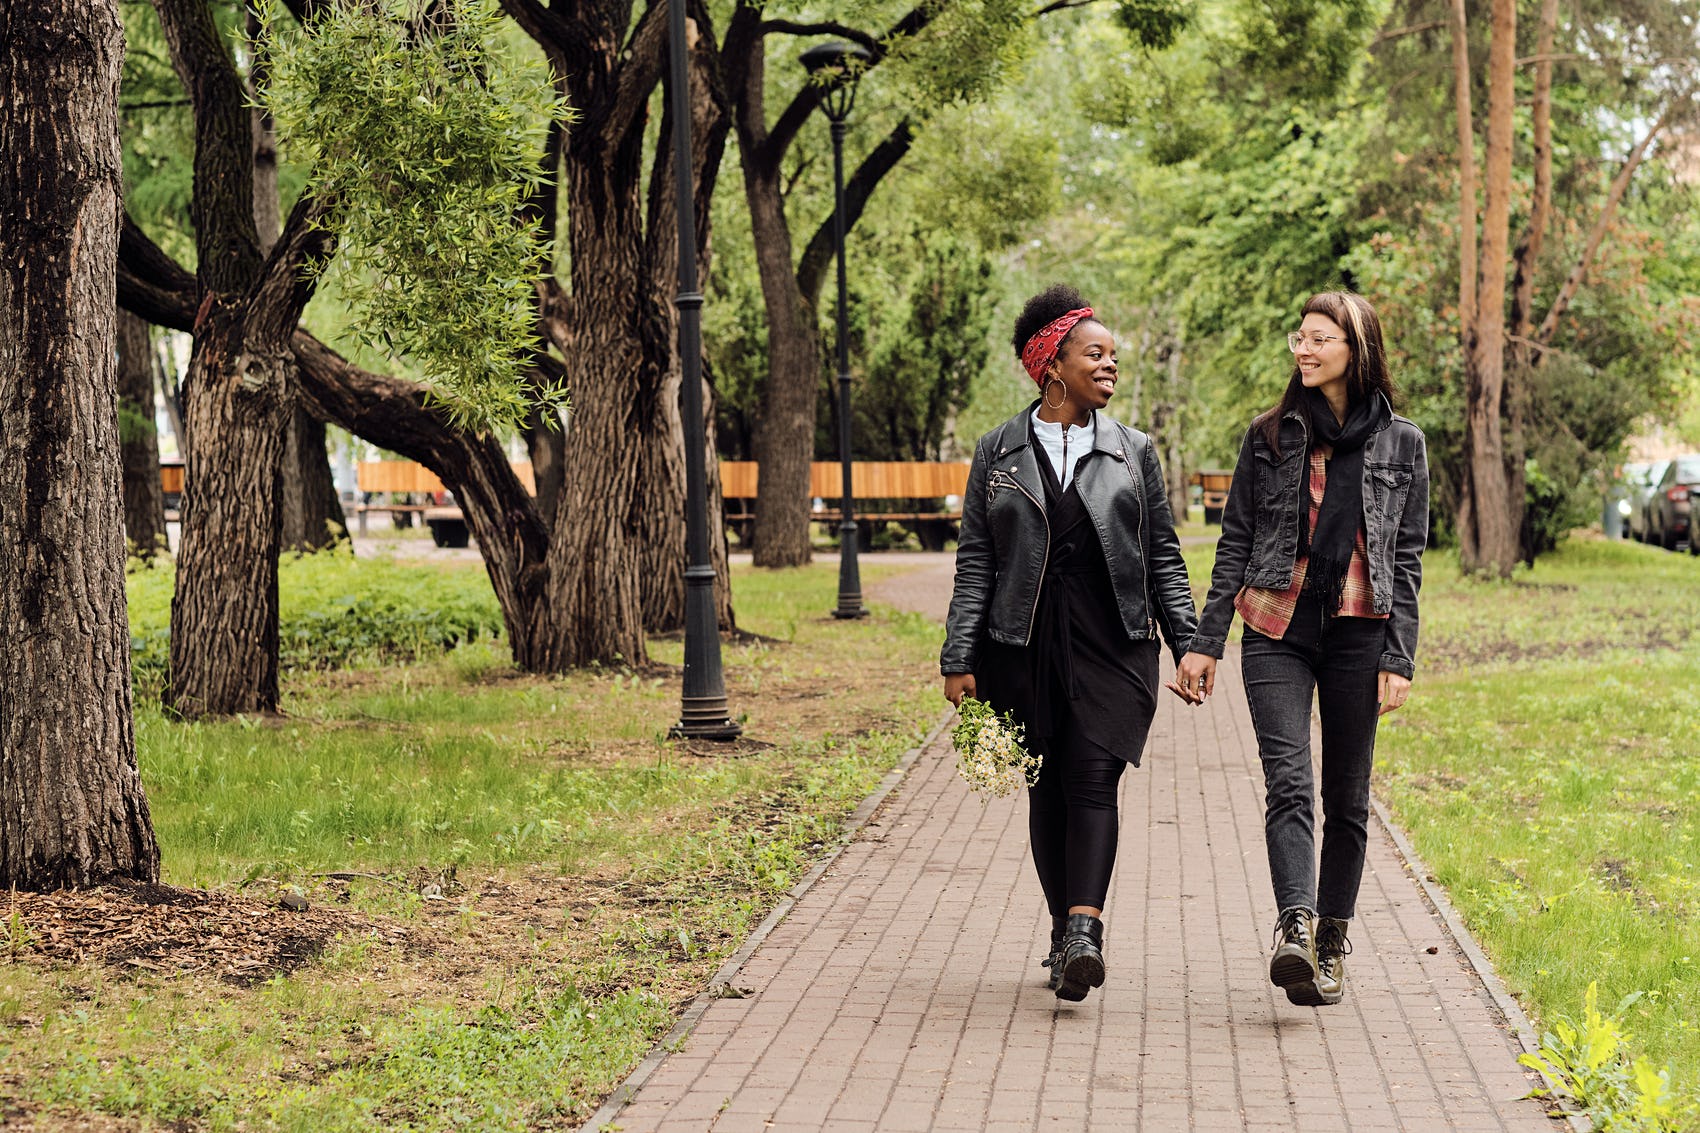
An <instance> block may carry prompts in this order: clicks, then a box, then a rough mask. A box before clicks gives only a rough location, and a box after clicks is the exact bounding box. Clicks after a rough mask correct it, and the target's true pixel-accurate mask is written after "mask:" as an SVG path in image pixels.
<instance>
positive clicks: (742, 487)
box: [354, 460, 968, 551]
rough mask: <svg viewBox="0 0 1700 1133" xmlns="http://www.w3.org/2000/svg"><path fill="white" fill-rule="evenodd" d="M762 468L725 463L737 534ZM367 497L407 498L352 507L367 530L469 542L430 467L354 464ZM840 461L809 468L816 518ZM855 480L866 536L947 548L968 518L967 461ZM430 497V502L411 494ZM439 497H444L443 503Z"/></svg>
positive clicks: (525, 471) (823, 517)
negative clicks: (383, 519)
mask: <svg viewBox="0 0 1700 1133" xmlns="http://www.w3.org/2000/svg"><path fill="white" fill-rule="evenodd" d="M513 468H514V472H515V474H516V475H518V476H519V478H520V482H521V483H523V484H524V485H525V487H526V491H528V492H535V491H536V488H535V486H534V482H533V479H532V472H531V463H530V461H514V462H513ZM758 471H759V469H758V466H757V464H756V462H755V461H753V460H723V461H721V462H720V494H721V497H722V499H723V500H724V502H725V507H726V523H727V526H728V527H730V528H731V529H732V530H733V531H734V532H736V533H737V535H738V537H739V539H740V540H741V541H742V542H744V543H748V542H749V539H750V535H751V533H752V531H753V530H754V526H755V502H756V483H757V475H758ZM356 474H357V477H358V480H359V484H360V493H361V495H362V496H363V497H369V496H401V497H404V498H405V499H406V500H407V501H408V502H400V503H384V502H381V501H368V502H363V503H359V504H356V505H354V511H355V514H356V517H357V522H358V530H359V531H360V533H361V534H362V535H364V534H366V516H367V514H368V513H369V512H374V511H379V512H389V513H391V514H392V515H397V514H403V515H411V514H415V513H417V514H420V515H421V516H422V517H423V519H424V521H425V524H426V526H428V527H430V529H431V538H432V539H433V540H434V541H435V542H436V544H437V545H438V546H439V547H464V546H466V544H467V539H468V531H467V527H466V520H465V518H464V517H463V516H462V514H461V510H460V508H458V507H454V506H452V505H449V504H448V503H447V501H446V500H444V499H443V494H442V493H443V483H442V481H440V480H438V479H437V478H436V477H435V476H433V475H432V474H431V473H430V471H429V470H427V469H426V468H424V467H423V466H421V465H418V464H415V463H414V462H413V461H411V460H368V461H363V462H362V463H361V464H360V465H359V467H358V468H357V469H356ZM842 479H843V472H842V467H841V465H839V464H838V463H837V462H836V461H824V460H822V461H815V462H814V463H813V464H811V465H810V466H809V498H810V499H812V500H815V501H817V506H816V507H815V508H814V510H812V511H811V512H810V513H809V521H810V522H811V523H822V524H833V525H836V524H837V523H838V522H839V521H840V517H839V509H838V507H837V503H838V500H839V498H840V497H839V492H840V491H841V489H842ZM850 484H851V488H852V490H853V491H854V493H855V501H856V505H855V507H856V518H857V519H858V520H864V519H865V520H869V521H870V522H869V523H867V524H864V525H863V527H862V535H863V538H864V539H867V538H868V537H869V535H870V534H871V530H872V524H873V523H875V522H877V523H886V522H891V523H898V524H901V525H903V527H905V528H906V529H908V530H910V531H913V532H915V534H916V535H917V536H918V537H919V538H920V540H921V546H923V547H925V548H927V549H928V550H931V551H942V550H943V549H944V546H945V543H946V541H947V540H949V539H952V538H954V537H955V536H956V531H957V526H958V525H959V524H960V523H961V522H962V494H963V493H964V492H965V491H967V489H968V463H967V462H966V461H961V462H951V461H930V462H919V461H914V462H911V461H855V462H852V464H851V465H850ZM418 496H427V497H429V498H430V499H431V500H432V501H433V502H432V503H430V504H415V503H412V502H411V500H412V499H414V498H415V497H418ZM437 501H441V502H437Z"/></svg>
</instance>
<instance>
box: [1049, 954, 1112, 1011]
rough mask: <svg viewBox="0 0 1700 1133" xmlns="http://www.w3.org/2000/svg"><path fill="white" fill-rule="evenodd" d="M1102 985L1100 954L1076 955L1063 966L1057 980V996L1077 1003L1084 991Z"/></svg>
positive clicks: (1084, 994)
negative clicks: (1059, 978)
mask: <svg viewBox="0 0 1700 1133" xmlns="http://www.w3.org/2000/svg"><path fill="white" fill-rule="evenodd" d="M1103 986H1104V960H1103V958H1102V957H1100V956H1076V957H1075V958H1074V959H1073V960H1071V961H1070V962H1069V963H1068V964H1067V965H1066V966H1065V967H1064V968H1063V973H1062V979H1061V980H1059V981H1058V982H1057V998H1058V999H1066V1000H1068V1001H1069V1002H1070V1003H1079V1002H1080V1001H1081V1000H1082V999H1085V998H1086V993H1087V992H1089V991H1091V990H1092V989H1093V988H1095V987H1103Z"/></svg>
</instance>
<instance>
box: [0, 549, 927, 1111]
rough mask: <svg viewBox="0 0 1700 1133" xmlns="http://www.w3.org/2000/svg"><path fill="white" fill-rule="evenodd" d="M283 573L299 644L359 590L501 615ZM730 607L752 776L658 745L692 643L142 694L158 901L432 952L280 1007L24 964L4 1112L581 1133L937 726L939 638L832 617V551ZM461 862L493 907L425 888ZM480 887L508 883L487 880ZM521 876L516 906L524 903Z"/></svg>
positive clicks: (4, 973)
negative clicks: (232, 891) (344, 922)
mask: <svg viewBox="0 0 1700 1133" xmlns="http://www.w3.org/2000/svg"><path fill="white" fill-rule="evenodd" d="M882 573H884V568H882V567H880V566H879V565H877V564H870V566H869V568H868V569H866V570H865V571H864V577H867V578H877V577H879V576H880V575H881V574H882ZM168 582H169V575H167V574H163V573H155V572H147V573H145V574H142V575H133V576H132V578H131V594H132V616H133V619H134V622H135V624H136V625H137V627H138V628H139V630H140V632H141V634H143V635H145V634H147V633H148V632H150V631H151V630H153V629H155V628H158V627H161V626H163V624H164V620H165V616H166V611H167V609H168V603H169V586H168ZM282 586H283V609H284V617H285V621H286V624H287V623H288V621H289V620H290V618H291V617H292V613H291V612H292V611H296V612H299V611H301V610H303V609H306V610H312V609H325V608H331V607H334V605H335V604H336V603H337V602H339V601H342V600H343V598H344V596H345V595H353V596H355V598H356V599H357V600H358V599H361V598H370V599H373V600H374V601H376V600H377V599H378V598H382V600H383V601H385V602H391V603H393V604H395V605H397V606H401V607H408V608H413V609H419V608H424V607H426V606H428V605H429V604H430V603H431V602H433V601H435V600H436V599H437V598H439V597H444V598H445V599H446V604H447V605H449V606H451V607H454V606H455V604H456V603H461V606H462V608H465V609H471V610H476V609H477V604H478V602H479V601H482V600H486V599H487V597H488V583H487V582H486V581H485V580H484V577H483V572H482V570H481V569H480V568H479V567H478V566H477V564H462V565H458V566H453V567H447V568H440V567H436V566H423V565H419V566H416V565H404V564H398V563H394V562H382V561H380V562H376V563H372V562H367V561H359V562H355V561H353V560H349V559H347V558H345V557H344V558H341V559H333V558H331V557H328V556H319V557H314V558H310V559H306V560H298V561H295V562H292V563H290V564H287V565H286V567H285V573H284V579H283V583H282ZM734 586H735V596H736V599H737V604H738V611H739V621H740V624H741V625H742V626H743V627H744V628H745V629H748V630H751V631H754V632H755V633H758V634H761V635H763V637H762V638H761V639H757V640H752V641H750V642H749V643H747V644H729V645H728V646H727V647H726V649H725V661H726V671H727V691H728V698H729V701H730V703H731V706H732V709H733V711H734V712H735V713H738V714H739V715H741V716H744V717H746V720H745V728H746V736H747V737H748V738H749V739H750V740H752V741H756V742H754V743H751V744H746V745H744V747H743V748H742V749H740V750H739V751H738V752H737V753H735V754H731V755H708V756H704V755H697V754H692V752H691V751H689V750H687V749H686V748H684V747H681V746H678V745H675V744H674V743H672V742H671V741H669V740H667V738H666V729H667V727H668V726H669V725H670V724H671V723H672V722H673V721H674V720H675V719H676V718H677V715H678V695H679V688H678V674H677V671H676V668H668V667H667V666H676V665H677V664H678V662H679V661H680V660H681V657H682V644H681V643H680V642H678V641H660V642H655V643H653V647H652V650H651V652H652V657H653V659H654V661H655V662H656V663H657V665H658V667H657V668H653V669H650V670H644V671H631V670H613V669H592V670H587V671H584V672H579V673H575V674H571V675H569V676H565V677H561V678H543V677H534V676H529V675H526V674H520V673H517V672H514V671H513V670H512V669H511V666H510V665H509V664H508V662H507V658H506V654H505V650H504V648H503V646H502V645H501V643H500V642H499V641H491V640H489V638H488V636H487V635H486V634H480V635H478V639H477V640H474V641H473V642H471V643H470V644H461V645H460V646H459V647H458V648H456V649H454V650H453V651H451V652H448V653H446V654H445V653H442V652H441V644H440V643H439V644H438V645H437V646H436V647H435V648H427V646H428V644H429V642H428V640H426V639H417V640H414V641H412V642H411V643H408V642H406V641H405V640H404V639H403V638H401V637H399V636H398V637H395V638H393V639H392V640H391V641H384V640H378V639H371V640H368V642H367V644H365V645H363V646H362V647H360V648H359V649H356V650H353V651H351V652H349V653H347V654H344V655H343V657H344V659H343V662H342V667H340V668H326V667H323V662H322V660H314V659H309V660H307V661H305V662H303V663H300V664H297V665H295V666H294V667H292V668H289V669H286V674H285V699H284V718H283V719H281V720H265V721H260V720H248V721H241V720H238V721H225V722H202V723H194V724H188V723H183V722H179V721H176V720H173V719H170V718H168V717H167V716H166V715H164V714H163V713H162V712H161V711H160V710H159V708H158V706H157V703H156V702H153V701H150V700H149V699H148V698H147V697H146V696H144V697H143V698H142V699H141V701H140V703H139V706H138V715H137V744H138V761H139V763H140V767H141V771H142V775H143V779H144V782H145V784H146V787H147V790H148V797H149V802H150V806H151V808H152V813H153V818H154V823H155V827H156V831H157V833H158V836H159V840H160V844H161V847H162V854H163V869H164V879H165V880H166V881H167V882H168V883H171V884H176V885H184V886H202V887H219V886H222V887H235V888H243V889H245V891H246V893H247V894H248V895H250V896H258V897H259V898H261V899H262V900H263V899H265V898H266V896H267V895H268V894H271V893H275V892H276V890H277V888H278V887H280V886H283V885H294V886H298V887H300V888H301V889H302V890H304V891H306V892H307V894H308V896H309V897H310V898H311V899H312V900H313V901H314V902H315V903H316V904H321V905H323V904H326V903H330V902H336V901H346V902H347V904H348V907H349V909H350V911H351V912H353V913H354V914H356V915H357V916H359V917H363V918H366V919H367V920H370V921H373V922H374V923H379V924H399V925H402V926H407V927H408V929H409V931H410V932H411V933H413V934H415V935H416V936H417V938H418V939H419V940H421V941H423V942H424V943H422V944H415V945H412V946H410V947H402V946H398V945H396V944H393V943H391V942H390V940H389V939H388V938H386V937H384V936H383V935H382V934H372V935H366V934H363V933H358V932H355V933H351V934H349V935H347V936H345V937H343V938H342V939H341V940H340V941H338V942H337V943H336V944H335V945H333V947H332V948H331V949H330V950H329V951H328V952H327V953H326V954H324V955H323V956H321V957H320V958H319V959H318V960H316V961H314V962H312V963H310V964H308V965H307V966H305V967H302V968H299V969H297V970H295V971H293V972H291V973H288V974H280V975H278V976H276V977H275V978H273V979H271V980H269V981H267V982H265V983H262V984H260V985H259V986H256V987H237V986H233V985H229V984H225V983H220V982H217V981H216V980H213V979H211V978H210V977H209V978H205V979H193V978H186V977H167V976H158V975H153V974H149V973H143V972H130V971H125V970H111V969H104V968H100V967H98V966H96V965H93V964H84V965H81V966H78V967H45V968H44V967H42V966H41V965H40V964H39V963H37V964H31V963H7V964H5V965H4V966H0V1066H4V1067H5V1069H4V1071H0V1108H4V1104H5V1102H6V1101H7V1099H8V1098H9V1097H10V1098H13V1099H16V1100H19V1101H22V1102H25V1103H27V1104H29V1105H31V1106H32V1107H47V1108H48V1110H49V1112H59V1113H86V1112H101V1113H110V1114H117V1115H123V1116H130V1117H135V1118H140V1119H142V1120H143V1121H144V1123H146V1122H158V1123H169V1122H185V1123H187V1126H186V1127H193V1128H200V1129H236V1128H244V1129H283V1130H297V1129H299V1130H314V1131H321V1130H329V1131H337V1130H375V1129H420V1130H437V1129H460V1128H474V1129H480V1130H486V1129H488V1130H500V1129H514V1130H519V1129H550V1128H572V1127H575V1126H576V1124H577V1123H578V1122H580V1121H582V1120H583V1119H584V1117H585V1116H587V1115H588V1113H589V1112H590V1110H591V1109H592V1108H594V1106H595V1104H597V1103H598V1102H599V1100H600V1099H601V1098H602V1097H603V1096H604V1095H605V1094H606V1093H607V1092H608V1091H609V1090H610V1089H612V1087H613V1086H614V1085H615V1084H616V1083H617V1082H618V1081H619V1080H620V1079H621V1078H622V1077H623V1076H624V1075H625V1074H626V1073H627V1072H629V1070H630V1069H631V1068H632V1066H634V1065H635V1063H636V1061H637V1060H638V1059H639V1058H641V1057H642V1055H643V1053H644V1052H645V1051H646V1050H647V1049H648V1047H649V1045H650V1044H651V1043H652V1042H654V1041H655V1039H656V1038H657V1037H658V1036H659V1035H660V1034H662V1033H663V1032H664V1031H665V1030H666V1029H667V1027H669V1026H670V1025H671V1023H672V1020H673V1018H674V1017H675V1015H676V1013H677V1011H678V1009H679V1008H680V1007H681V1006H682V1004H683V1003H684V1002H685V1001H687V1000H688V999H689V998H690V996H691V995H693V994H694V993H695V992H696V991H698V990H700V989H701V988H702V987H703V986H705V985H706V982H707V980H708V978H709V976H710V975H711V974H712V973H713V971H714V970H715V969H716V968H717V967H718V965H719V964H720V963H721V962H722V961H723V960H724V958H725V957H726V956H727V955H729V954H730V953H731V952H732V951H733V950H734V949H735V948H736V947H737V946H738V944H739V943H740V942H741V941H742V940H743V939H744V937H745V936H746V935H747V934H748V932H749V930H750V929H751V928H752V927H753V926H754V925H755V923H756V922H757V921H758V920H759V919H760V918H761V917H762V916H763V915H764V914H765V913H766V911H767V910H768V909H769V908H770V907H772V905H773V903H774V902H775V901H776V900H777V899H778V897H779V895H781V894H782V893H784V892H785V891H786V890H787V889H789V888H790V887H791V886H792V885H793V884H795V883H796V881H797V879H798V878H799V877H800V876H801V875H802V874H803V873H804V872H806V871H807V869H808V868H809V867H810V865H812V864H813V863H814V862H815V861H817V860H819V858H820V856H821V855H822V854H823V853H825V852H826V851H827V850H828V849H829V848H830V847H831V846H832V845H834V844H835V842H836V840H837V839H838V838H839V836H840V833H841V831H842V828H843V822H844V820H845V818H846V817H847V815H848V814H849V812H850V811H851V810H852V809H853V808H854V807H855V806H856V804H857V803H858V802H859V801H860V800H861V799H862V798H864V797H865V796H866V795H867V793H868V792H869V791H870V790H871V789H872V788H873V786H874V785H875V784H876V783H877V782H878V781H879V778H880V777H881V776H882V775H883V774H884V773H885V771H886V770H887V769H889V768H890V767H891V765H892V764H893V763H894V762H895V760H896V759H897V758H898V757H899V755H900V754H901V753H902V752H903V751H904V750H906V749H907V748H909V747H910V746H912V745H913V744H914V743H915V742H916V741H917V740H918V739H919V737H920V735H921V734H922V733H923V731H924V730H925V728H926V727H927V726H928V725H929V724H930V723H932V722H933V721H934V720H936V719H937V717H938V714H939V711H940V710H941V708H942V707H943V705H942V702H941V701H940V700H939V698H938V692H937V688H936V676H935V675H934V670H935V668H936V651H937V647H938V638H939V631H938V629H937V627H936V626H933V625H931V624H930V623H928V622H926V621H925V620H924V619H921V618H917V617H914V616H912V615H906V614H899V613H895V612H892V611H887V610H880V609H878V608H876V609H875V611H874V615H873V616H872V617H870V618H868V619H866V620H865V621H861V622H852V623H845V622H837V621H835V620H833V619H832V618H830V617H829V616H827V612H828V611H829V610H831V608H832V607H833V605H834V593H835V590H836V572H835V569H834V568H833V565H832V564H830V563H823V564H822V565H819V566H816V567H814V568H805V569H800V570H792V571H779V572H769V571H763V572H756V571H753V570H742V571H739V572H738V573H737V575H736V580H735V584H734ZM480 587H482V589H483V594H482V595H480V593H479V588H480ZM492 606H493V603H492ZM296 621H297V624H301V622H300V619H299V618H297V619H296ZM375 621H376V622H381V621H382V619H381V618H379V619H375ZM311 640H312V639H311V635H309V637H308V641H309V646H308V648H307V650H306V654H309V655H315V656H317V657H320V658H322V657H325V656H329V655H330V652H331V650H330V649H329V648H326V649H318V648H317V647H316V646H313V645H312V644H311ZM395 641H402V642H403V645H404V646H405V647H398V646H396V645H395V644H394V642H395ZM397 658H411V660H398V659H397ZM451 866H452V867H454V869H455V871H456V876H458V877H459V878H461V879H463V880H465V881H466V882H467V884H468V886H469V888H470V889H471V891H472V892H471V893H470V894H466V895H460V896H458V897H454V898H452V899H451V901H450V902H448V903H446V904H443V903H439V904H437V905H430V904H428V903H426V902H424V901H422V900H421V899H420V897H419V896H418V895H417V893H416V892H415V889H416V886H414V885H413V884H411V879H413V878H416V877H418V876H422V875H435V874H440V873H441V872H442V871H443V870H444V869H445V868H446V867H451ZM330 871H360V872H365V873H374V874H380V875H382V876H384V877H386V878H389V879H391V880H392V881H394V882H395V883H396V884H394V885H386V884H383V883H381V882H376V881H373V882H356V883H354V884H352V885H339V884H338V883H334V882H325V881H323V880H321V879H320V878H319V877H318V876H317V875H319V874H322V873H326V872H330ZM486 878H491V879H495V881H496V882H498V883H499V884H497V885H495V886H494V889H493V890H492V891H493V892H495V893H496V894H497V896H495V897H486V896H483V895H482V894H480V893H479V892H478V891H479V888H480V886H481V885H483V884H484V879H486ZM563 878H564V879H567V883H566V884H565V886H564V887H563V883H562V881H561V880H560V879H563ZM551 879H553V880H551ZM504 887H506V889H508V890H512V891H513V892H515V893H518V894H520V895H519V896H516V897H514V898H512V899H511V900H510V903H509V904H503V900H504V899H503V898H502V897H501V896H500V894H501V893H502V892H503V891H504ZM528 887H529V888H528ZM533 892H536V893H538V894H540V895H542V896H540V897H539V898H538V899H539V900H543V901H548V902H552V903H553V906H554V907H553V914H552V919H551V918H549V917H545V918H544V920H543V921H539V920H538V917H539V916H540V915H541V914H540V913H539V911H538V910H537V909H536V908H535V906H534V902H533V901H532V900H531V898H530V897H529V894H530V893H533ZM563 894H565V896H564V897H563ZM563 900H564V901H565V905H566V908H565V909H564V910H563V909H562V902H563ZM505 921H515V922H516V925H515V927H514V928H512V929H511V930H510V931H507V932H506V934H505V935H499V936H497V937H491V936H490V935H489V933H490V931H491V930H490V929H489V928H488V927H486V926H488V925H491V924H500V923H505ZM6 923H7V922H5V921H4V920H3V918H0V925H3V924H6ZM13 937H18V938H20V939H27V929H24V930H20V931H13V930H8V932H7V939H12V938H13Z"/></svg>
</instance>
